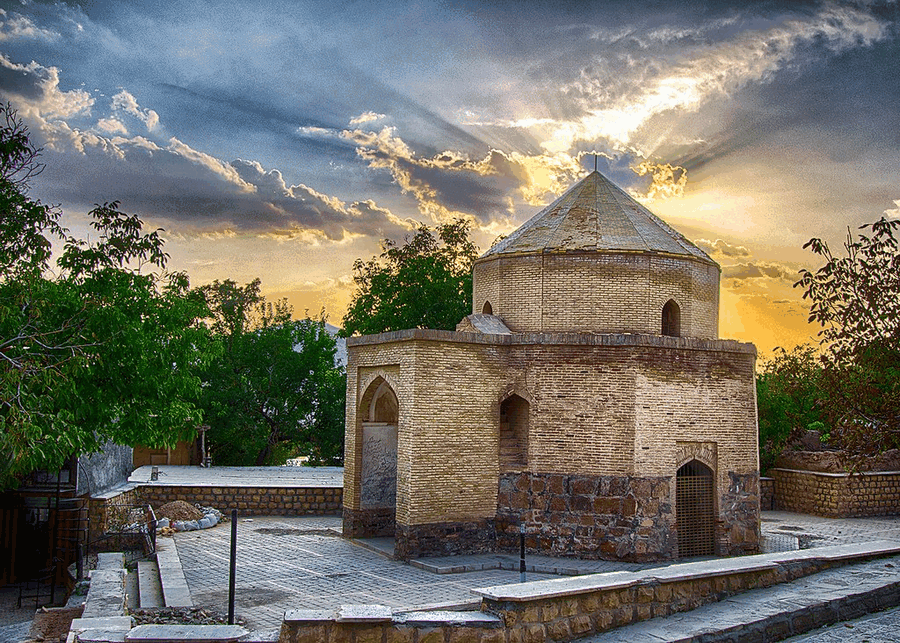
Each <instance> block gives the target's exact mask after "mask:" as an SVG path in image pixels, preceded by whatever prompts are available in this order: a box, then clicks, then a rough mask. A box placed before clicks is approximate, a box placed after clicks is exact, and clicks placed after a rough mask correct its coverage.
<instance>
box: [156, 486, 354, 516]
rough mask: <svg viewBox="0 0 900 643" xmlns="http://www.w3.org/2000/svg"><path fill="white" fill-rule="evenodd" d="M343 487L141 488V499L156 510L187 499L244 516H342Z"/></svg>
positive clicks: (190, 501) (192, 502) (223, 511)
mask: <svg viewBox="0 0 900 643" xmlns="http://www.w3.org/2000/svg"><path fill="white" fill-rule="evenodd" d="M342 496H343V489H342V488H340V487H272V488H270V487H201V486H186V485H185V486H180V485H179V486H176V485H142V486H141V497H142V498H143V500H144V502H149V503H150V504H151V505H153V506H154V507H160V506H162V505H164V504H165V503H167V502H171V501H173V500H184V501H185V502H189V503H191V504H195V503H199V504H201V505H203V506H205V507H214V508H216V509H218V510H219V511H221V512H222V513H227V512H229V511H231V510H232V509H237V510H238V511H239V512H240V513H241V515H244V516H303V515H318V516H322V515H329V516H331V515H334V516H337V515H340V513H341V498H342Z"/></svg>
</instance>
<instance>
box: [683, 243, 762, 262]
mask: <svg viewBox="0 0 900 643" xmlns="http://www.w3.org/2000/svg"><path fill="white" fill-rule="evenodd" d="M694 243H695V244H696V245H697V247H699V248H700V249H701V250H704V251H706V252H707V253H708V254H709V255H711V256H715V255H718V256H720V257H729V258H738V259H744V258H747V257H750V256H751V252H750V250H749V249H747V248H745V247H744V246H736V245H732V244H730V243H728V242H727V241H723V240H722V239H716V240H715V241H709V240H707V239H696V240H695V241H694Z"/></svg>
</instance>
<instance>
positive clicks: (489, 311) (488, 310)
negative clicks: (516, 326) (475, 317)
mask: <svg viewBox="0 0 900 643" xmlns="http://www.w3.org/2000/svg"><path fill="white" fill-rule="evenodd" d="M481 314H482V315H493V314H494V309H493V308H492V307H491V302H489V301H486V302H484V306H482V307H481Z"/></svg>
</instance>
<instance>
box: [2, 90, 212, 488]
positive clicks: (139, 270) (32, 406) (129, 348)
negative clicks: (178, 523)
mask: <svg viewBox="0 0 900 643" xmlns="http://www.w3.org/2000/svg"><path fill="white" fill-rule="evenodd" d="M0 111H3V112H4V114H5V121H6V126H5V127H2V128H0V157H2V158H0V170H2V175H0V215H2V216H0V222H2V223H0V263H2V268H3V272H2V277H0V449H2V452H3V453H4V455H5V457H4V458H3V461H2V464H0V488H5V487H8V486H13V485H15V484H16V482H17V480H18V479H19V478H20V477H21V476H22V475H24V474H27V473H29V472H30V471H32V470H34V469H39V468H44V469H50V470H54V469H57V468H59V467H60V466H61V465H62V464H63V462H64V461H65V460H66V459H67V458H68V457H70V456H72V455H78V454H81V453H86V452H91V451H94V450H97V449H99V448H100V446H102V445H103V444H104V443H105V442H107V441H108V440H113V441H115V442H117V443H119V444H136V443H142V444H147V445H150V446H174V444H175V442H176V441H177V440H178V439H182V438H187V437H190V436H191V435H193V432H194V430H195V427H196V425H197V424H198V422H199V420H200V413H199V409H198V407H197V405H196V400H197V397H198V395H199V392H200V380H199V378H198V377H197V376H196V375H195V374H194V372H193V371H194V369H196V367H197V366H198V365H202V364H203V362H204V361H205V360H206V359H207V355H208V353H207V350H206V342H205V337H206V333H205V329H203V328H201V327H200V326H199V325H198V323H197V322H198V320H199V318H201V317H203V316H205V314H206V312H205V311H206V305H205V302H204V301H203V299H202V298H201V297H199V296H197V295H195V294H192V293H191V292H190V289H189V286H188V281H187V277H186V276H185V275H184V274H181V273H168V272H166V271H165V263H166V258H167V257H166V255H165V253H164V252H163V250H162V247H163V241H162V239H161V238H160V237H159V234H158V231H155V232H151V233H149V234H147V233H144V232H143V226H142V223H141V221H140V220H139V219H138V218H137V217H135V216H132V215H128V214H125V213H123V212H121V211H120V210H119V206H118V203H116V202H113V203H108V204H104V205H102V206H97V207H96V208H95V209H94V210H92V211H91V213H90V216H91V218H92V219H93V221H92V224H91V225H92V226H93V228H94V229H95V230H96V231H97V233H98V239H97V241H96V242H95V243H92V244H89V243H87V242H85V241H82V240H79V239H75V238H73V237H71V236H68V233H67V232H66V231H65V230H64V229H63V228H62V227H60V226H59V224H58V218H59V212H58V211H56V210H54V209H51V208H47V207H46V206H43V205H41V204H40V203H38V202H36V201H33V200H31V199H29V197H28V196H27V189H28V182H27V179H28V177H29V176H33V175H34V174H35V173H36V172H38V171H39V170H40V166H39V165H38V164H37V163H36V161H35V159H36V158H37V154H38V151H37V150H35V149H34V148H33V147H31V145H30V143H29V142H28V135H27V130H25V128H24V127H23V126H22V125H21V122H20V121H19V120H17V119H16V118H15V114H14V112H13V111H12V110H11V108H10V107H9V106H6V107H5V108H3V109H0ZM54 238H63V239H64V249H63V251H62V254H61V256H60V257H59V259H58V261H57V266H58V268H59V273H58V274H57V275H50V274H49V272H48V263H49V260H50V249H51V243H52V240H53V239H54Z"/></svg>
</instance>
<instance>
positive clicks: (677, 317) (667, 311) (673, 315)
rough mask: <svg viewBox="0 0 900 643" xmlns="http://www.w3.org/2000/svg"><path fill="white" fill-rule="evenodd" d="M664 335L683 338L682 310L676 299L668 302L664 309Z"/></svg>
mask: <svg viewBox="0 0 900 643" xmlns="http://www.w3.org/2000/svg"><path fill="white" fill-rule="evenodd" d="M662 334H663V335H668V336H669V337H679V336H681V309H680V308H679V307H678V304H676V303H675V300H674V299H670V300H669V301H667V302H666V305H665V306H663V309H662Z"/></svg>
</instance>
